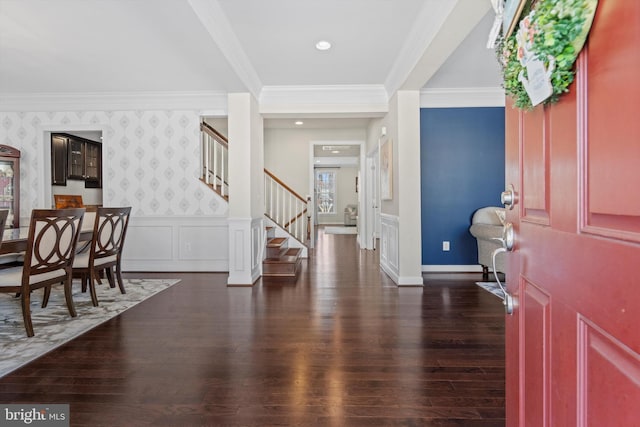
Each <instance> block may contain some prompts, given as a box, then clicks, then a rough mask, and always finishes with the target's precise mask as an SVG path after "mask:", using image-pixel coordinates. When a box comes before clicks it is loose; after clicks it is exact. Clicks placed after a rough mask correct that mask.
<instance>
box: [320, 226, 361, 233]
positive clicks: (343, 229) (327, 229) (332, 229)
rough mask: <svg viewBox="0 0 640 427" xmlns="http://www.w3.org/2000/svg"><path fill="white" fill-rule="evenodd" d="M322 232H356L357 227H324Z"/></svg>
mask: <svg viewBox="0 0 640 427" xmlns="http://www.w3.org/2000/svg"><path fill="white" fill-rule="evenodd" d="M324 234H358V228H357V227H325V228H324Z"/></svg>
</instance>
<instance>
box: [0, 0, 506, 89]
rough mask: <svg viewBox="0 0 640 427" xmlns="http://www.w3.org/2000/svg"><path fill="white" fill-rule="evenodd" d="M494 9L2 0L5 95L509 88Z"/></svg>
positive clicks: (254, 0) (365, 3) (261, 0)
mask: <svg viewBox="0 0 640 427" xmlns="http://www.w3.org/2000/svg"><path fill="white" fill-rule="evenodd" d="M490 15H491V12H490V6H489V0H268V1H266V0H0V96H1V95H2V94H6V95H16V94H47V93H67V94H73V93H131V92H134V93H138V92H166V91H170V92H197V91H215V92H218V91H220V92H237V91H250V92H252V93H254V95H256V96H257V97H259V96H260V94H261V93H263V94H264V90H265V88H284V87H287V88H288V87H295V88H305V89H306V90H308V89H309V88H325V87H331V88H332V89H333V90H335V89H336V87H337V88H338V89H339V88H340V87H341V86H345V87H354V86H357V87H360V86H366V87H370V86H371V87H380V88H384V89H386V93H393V92H394V91H395V90H397V89H399V88H406V87H407V85H409V83H411V84H413V85H415V82H418V83H419V85H418V86H419V87H418V88H417V89H419V88H421V87H429V88H433V87H438V88H441V87H450V88H464V87H498V86H499V84H500V82H499V73H498V68H497V65H496V63H495V59H494V54H493V52H491V51H489V50H487V49H485V48H484V44H485V42H486V36H487V34H488V31H489V27H490V25H491V23H492V17H491V16H490ZM483 17H484V19H482V18H483ZM478 22H479V25H478V26H477V27H476V24H477V23H478ZM452 28H453V31H452ZM474 28H476V29H475V30H474ZM320 39H326V40H329V41H331V42H332V43H333V48H332V49H331V50H330V51H328V52H320V51H317V50H316V49H315V48H314V45H315V43H316V41H318V40H320ZM458 46H460V49H459V50H457V49H458ZM424 64H428V66H427V67H426V68H425V67H424ZM416 70H417V71H416ZM367 85H369V86H367Z"/></svg>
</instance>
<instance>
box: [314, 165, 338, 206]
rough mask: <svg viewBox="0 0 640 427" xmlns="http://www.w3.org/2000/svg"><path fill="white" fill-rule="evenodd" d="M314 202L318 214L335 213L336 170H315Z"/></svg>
mask: <svg viewBox="0 0 640 427" xmlns="http://www.w3.org/2000/svg"><path fill="white" fill-rule="evenodd" d="M316 203H317V206H318V213H319V214H335V213H336V203H337V202H336V171H324V170H316Z"/></svg>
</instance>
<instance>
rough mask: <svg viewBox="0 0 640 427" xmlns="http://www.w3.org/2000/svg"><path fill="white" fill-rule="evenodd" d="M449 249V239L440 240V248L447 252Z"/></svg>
mask: <svg viewBox="0 0 640 427" xmlns="http://www.w3.org/2000/svg"><path fill="white" fill-rule="evenodd" d="M449 249H450V245H449V241H448V240H443V241H442V250H443V251H444V252H447V251H448V250H449Z"/></svg>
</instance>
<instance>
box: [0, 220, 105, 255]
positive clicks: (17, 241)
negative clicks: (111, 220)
mask: <svg viewBox="0 0 640 427" xmlns="http://www.w3.org/2000/svg"><path fill="white" fill-rule="evenodd" d="M95 215H96V213H95V212H86V213H85V214H84V218H83V220H82V226H81V228H80V235H79V236H78V246H80V242H84V243H86V242H88V241H90V240H91V238H92V237H93V223H94V221H95ZM28 239H29V227H28V226H25V227H18V228H7V229H5V230H4V234H3V235H2V243H0V255H6V254H13V253H20V252H24V251H25V250H27V240H28Z"/></svg>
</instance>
